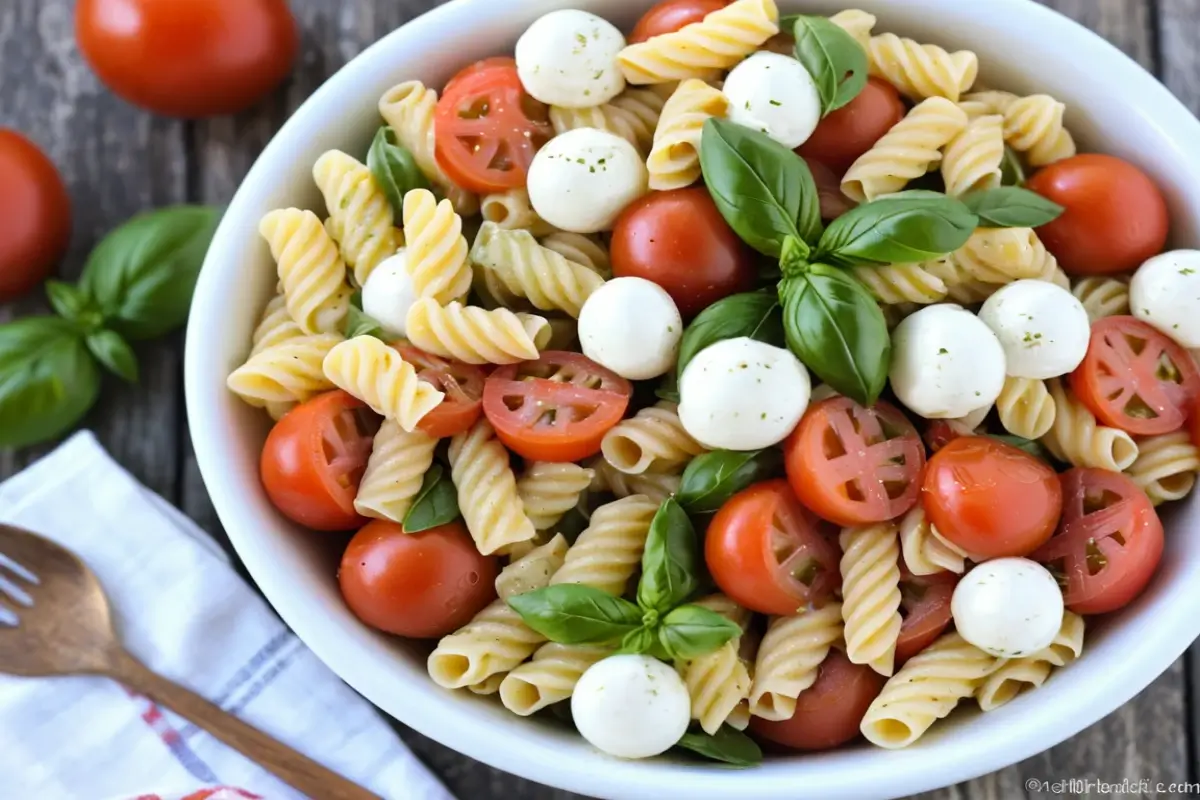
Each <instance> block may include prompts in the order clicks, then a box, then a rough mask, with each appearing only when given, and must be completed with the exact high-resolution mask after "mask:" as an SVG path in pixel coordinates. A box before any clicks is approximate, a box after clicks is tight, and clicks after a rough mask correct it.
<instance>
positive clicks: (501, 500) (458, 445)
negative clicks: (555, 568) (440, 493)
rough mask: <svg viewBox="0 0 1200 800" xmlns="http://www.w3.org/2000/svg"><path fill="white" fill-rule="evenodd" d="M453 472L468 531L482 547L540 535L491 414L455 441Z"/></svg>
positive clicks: (496, 546) (487, 549)
mask: <svg viewBox="0 0 1200 800" xmlns="http://www.w3.org/2000/svg"><path fill="white" fill-rule="evenodd" d="M450 477H451V478H452V479H453V480H454V486H455V487H456V488H457V489H458V507H459V508H460V509H462V515H463V519H464V520H465V521H466V523H467V530H468V531H470V532H471V537H472V538H473V539H474V540H475V545H476V547H478V548H479V552H481V553H483V554H484V555H485V556H486V555H491V554H492V553H495V552H496V551H497V550H499V549H501V548H502V547H505V546H507V545H511V544H515V543H517V542H524V541H528V540H530V539H532V538H533V537H534V536H536V535H537V531H536V530H535V529H534V527H533V523H532V522H530V521H529V517H527V516H525V507H524V506H523V505H522V503H521V497H520V495H518V494H517V479H516V476H514V475H513V471H512V468H511V467H510V466H509V463H508V451H507V450H505V449H504V445H502V444H500V442H498V441H497V440H496V432H495V431H494V430H492V426H491V424H489V423H488V421H487V420H486V419H481V420H479V421H478V422H476V423H475V424H474V425H473V426H471V428H470V429H469V430H467V431H464V432H463V433H459V434H456V435H455V436H454V437H453V438H451V440H450Z"/></svg>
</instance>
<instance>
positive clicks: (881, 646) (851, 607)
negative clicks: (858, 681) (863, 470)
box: [840, 522, 903, 675]
mask: <svg viewBox="0 0 1200 800" xmlns="http://www.w3.org/2000/svg"><path fill="white" fill-rule="evenodd" d="M896 534H897V531H896V526H895V525H894V524H892V523H890V522H886V523H879V524H876V525H867V526H864V527H859V528H846V529H845V530H843V531H842V535H841V537H840V538H841V545H842V564H841V568H842V620H843V622H844V623H845V637H846V655H847V657H849V659H850V661H851V662H852V663H855V664H869V665H870V666H871V669H873V670H875V671H876V672H878V673H879V674H880V675H891V674H892V671H893V669H894V668H895V662H896V640H897V639H898V638H899V637H900V625H901V624H903V620H902V619H901V617H900V566H899V565H900V542H899V539H898V537H897V535H896Z"/></svg>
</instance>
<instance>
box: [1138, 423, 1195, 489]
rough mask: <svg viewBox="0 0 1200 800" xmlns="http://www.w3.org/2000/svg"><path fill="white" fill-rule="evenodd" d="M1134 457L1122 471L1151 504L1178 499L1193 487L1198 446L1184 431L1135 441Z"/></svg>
mask: <svg viewBox="0 0 1200 800" xmlns="http://www.w3.org/2000/svg"><path fill="white" fill-rule="evenodd" d="M1137 446H1138V457H1137V460H1136V461H1134V462H1133V463H1132V464H1131V465H1129V467H1128V469H1126V472H1127V473H1128V475H1129V477H1130V478H1131V479H1133V482H1134V483H1136V484H1137V485H1138V486H1139V487H1141V489H1142V491H1144V492H1145V493H1146V496H1147V497H1149V498H1150V501H1151V502H1152V503H1154V505H1156V506H1157V505H1161V504H1162V503H1168V502H1171V501H1174V500H1182V499H1183V498H1185V497H1187V496H1188V495H1189V494H1191V491H1192V489H1194V488H1195V486H1196V473H1197V472H1198V471H1200V449H1198V448H1197V447H1196V445H1194V444H1192V440H1191V437H1190V436H1189V435H1188V433H1187V431H1174V432H1173V433H1164V434H1161V435H1159V436H1145V437H1142V438H1139V439H1138V440H1137Z"/></svg>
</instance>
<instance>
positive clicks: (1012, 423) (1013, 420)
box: [996, 376, 1058, 439]
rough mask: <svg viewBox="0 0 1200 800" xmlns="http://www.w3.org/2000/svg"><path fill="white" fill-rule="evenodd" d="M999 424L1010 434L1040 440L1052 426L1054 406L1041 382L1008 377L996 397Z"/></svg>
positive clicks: (1055, 408) (1055, 411) (1055, 414)
mask: <svg viewBox="0 0 1200 800" xmlns="http://www.w3.org/2000/svg"><path fill="white" fill-rule="evenodd" d="M996 411H997V412H998V413H999V415H1000V424H1001V425H1003V426H1004V430H1006V431H1008V432H1009V433H1011V434H1012V435H1013V436H1020V437H1021V438H1023V439H1040V438H1042V437H1043V436H1045V435H1046V434H1047V433H1049V432H1050V429H1051V428H1052V427H1054V418H1055V417H1056V416H1057V415H1058V407H1057V405H1055V402H1054V398H1053V397H1051V396H1050V390H1049V389H1047V388H1046V383H1045V381H1039V380H1031V379H1029V378H1013V377H1011V376H1010V377H1008V378H1007V379H1005V381H1004V388H1003V389H1001V390H1000V396H999V397H998V398H997V399H996Z"/></svg>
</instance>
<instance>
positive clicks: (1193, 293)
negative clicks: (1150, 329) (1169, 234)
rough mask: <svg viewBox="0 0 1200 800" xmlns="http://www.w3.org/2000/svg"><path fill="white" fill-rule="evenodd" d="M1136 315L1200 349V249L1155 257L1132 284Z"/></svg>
mask: <svg viewBox="0 0 1200 800" xmlns="http://www.w3.org/2000/svg"><path fill="white" fill-rule="evenodd" d="M1129 305H1130V307H1131V308H1132V309H1133V315H1134V316H1135V317H1137V318H1138V319H1140V320H1142V321H1143V322H1146V323H1149V324H1150V325H1153V326H1154V327H1156V328H1158V329H1159V330H1160V331H1162V332H1163V333H1165V334H1166V335H1167V336H1170V337H1171V338H1172V339H1174V340H1175V341H1177V342H1179V343H1180V344H1181V345H1183V346H1184V347H1200V250H1172V251H1170V252H1169V253H1163V254H1162V255H1159V256H1155V257H1154V258H1151V259H1149V260H1148V261H1146V263H1144V264H1142V266H1141V267H1139V268H1138V271H1137V272H1135V273H1133V280H1132V281H1130V282H1129Z"/></svg>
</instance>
